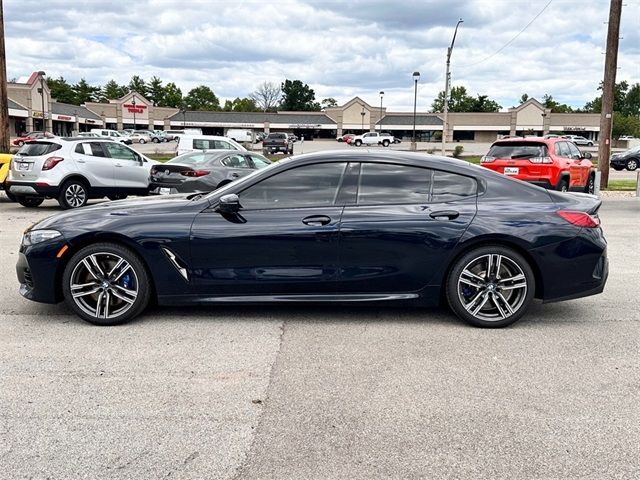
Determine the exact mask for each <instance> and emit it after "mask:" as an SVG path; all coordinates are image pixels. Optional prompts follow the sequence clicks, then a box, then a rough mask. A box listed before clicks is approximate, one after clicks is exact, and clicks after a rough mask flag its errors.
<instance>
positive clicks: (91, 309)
mask: <svg viewBox="0 0 640 480" xmlns="http://www.w3.org/2000/svg"><path fill="white" fill-rule="evenodd" d="M139 287H140V285H139V282H138V277H137V275H136V272H135V270H134V268H132V266H131V264H130V263H129V262H127V261H126V260H125V259H124V258H122V257H121V256H119V255H116V254H114V253H109V252H98V253H91V254H89V255H87V256H86V257H84V258H83V259H82V260H81V261H80V262H78V264H77V265H76V267H75V268H74V269H73V271H72V273H71V276H70V280H69V288H70V291H71V296H72V298H73V301H74V303H75V304H76V305H77V306H78V308H80V309H81V310H82V311H83V312H84V313H86V314H87V315H89V316H91V317H93V318H96V319H105V320H108V319H112V318H115V317H119V316H121V315H123V314H124V313H126V312H127V311H129V310H130V309H131V308H132V306H133V305H134V303H135V301H136V298H137V297H138V292H139Z"/></svg>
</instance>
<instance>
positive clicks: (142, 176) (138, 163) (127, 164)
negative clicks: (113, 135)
mask: <svg viewBox="0 0 640 480" xmlns="http://www.w3.org/2000/svg"><path fill="white" fill-rule="evenodd" d="M103 145H104V146H105V148H106V149H107V151H108V152H109V156H110V157H111V158H112V161H113V166H114V184H115V187H117V188H120V189H126V190H130V191H132V192H133V191H140V192H142V191H146V190H147V189H148V187H149V175H150V170H151V166H150V165H149V163H148V162H145V161H144V159H143V158H142V157H141V156H140V155H139V154H138V153H137V152H135V151H134V150H132V149H130V148H129V147H127V146H126V145H123V144H122V143H118V142H105V143H104V144H103Z"/></svg>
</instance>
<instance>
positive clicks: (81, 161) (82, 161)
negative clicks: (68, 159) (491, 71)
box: [76, 160, 87, 163]
mask: <svg viewBox="0 0 640 480" xmlns="http://www.w3.org/2000/svg"><path fill="white" fill-rule="evenodd" d="M76 162H78V163H87V162H86V161H85V160H76Z"/></svg>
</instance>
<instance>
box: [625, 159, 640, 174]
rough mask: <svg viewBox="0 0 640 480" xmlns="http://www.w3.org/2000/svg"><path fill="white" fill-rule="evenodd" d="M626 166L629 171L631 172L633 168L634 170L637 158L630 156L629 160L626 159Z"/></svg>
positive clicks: (636, 165) (636, 166)
mask: <svg viewBox="0 0 640 480" xmlns="http://www.w3.org/2000/svg"><path fill="white" fill-rule="evenodd" d="M626 168H627V170H629V171H630V172H633V171H634V170H636V169H637V168H638V160H637V159H635V158H630V159H629V160H627V165H626Z"/></svg>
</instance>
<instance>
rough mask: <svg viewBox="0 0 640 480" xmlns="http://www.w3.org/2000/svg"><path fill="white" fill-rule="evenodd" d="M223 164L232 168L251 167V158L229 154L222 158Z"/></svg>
mask: <svg viewBox="0 0 640 480" xmlns="http://www.w3.org/2000/svg"><path fill="white" fill-rule="evenodd" d="M222 164H223V165H224V166H225V167H230V168H251V163H250V162H249V159H248V158H246V157H245V156H244V155H229V156H228V157H225V158H223V159H222Z"/></svg>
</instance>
